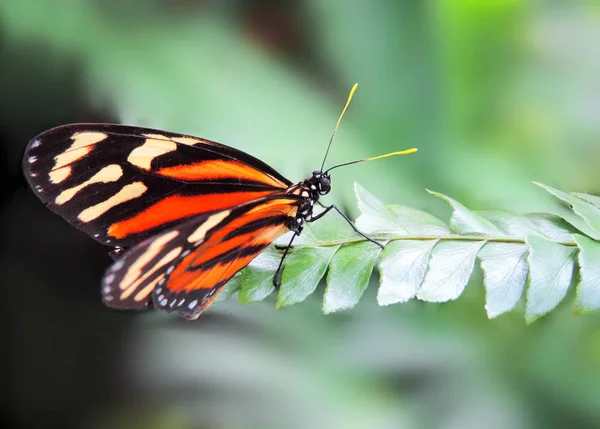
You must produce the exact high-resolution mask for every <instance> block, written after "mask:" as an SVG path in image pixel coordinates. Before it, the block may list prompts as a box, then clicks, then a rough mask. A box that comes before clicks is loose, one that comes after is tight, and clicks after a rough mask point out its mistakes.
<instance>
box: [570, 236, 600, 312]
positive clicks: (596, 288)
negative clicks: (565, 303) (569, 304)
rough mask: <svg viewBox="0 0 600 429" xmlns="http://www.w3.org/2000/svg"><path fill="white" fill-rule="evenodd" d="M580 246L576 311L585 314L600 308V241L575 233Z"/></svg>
mask: <svg viewBox="0 0 600 429" xmlns="http://www.w3.org/2000/svg"><path fill="white" fill-rule="evenodd" d="M573 238H574V239H575V242H576V243H577V246H579V256H578V259H579V272H580V274H581V281H580V282H579V284H578V285H577V294H576V297H575V306H574V307H575V312H576V313H578V314H585V313H589V312H591V311H594V310H597V309H599V308H600V243H598V242H597V241H594V240H591V239H590V238H588V237H584V236H582V235H578V234H574V235H573Z"/></svg>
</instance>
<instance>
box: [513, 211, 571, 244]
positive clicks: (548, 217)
mask: <svg viewBox="0 0 600 429" xmlns="http://www.w3.org/2000/svg"><path fill="white" fill-rule="evenodd" d="M525 217H526V218H527V219H529V221H530V222H531V223H532V225H533V226H534V228H535V229H536V230H537V231H538V232H539V233H540V234H542V235H544V236H545V237H547V238H548V239H549V240H551V241H558V242H570V241H573V237H572V236H571V234H577V233H581V232H580V231H579V230H578V229H577V228H575V227H574V226H573V225H571V224H570V223H569V222H567V221H566V220H564V219H563V218H562V217H560V216H555V215H552V214H548V213H530V214H527V215H525ZM525 235H527V234H523V235H522V237H523V236H525Z"/></svg>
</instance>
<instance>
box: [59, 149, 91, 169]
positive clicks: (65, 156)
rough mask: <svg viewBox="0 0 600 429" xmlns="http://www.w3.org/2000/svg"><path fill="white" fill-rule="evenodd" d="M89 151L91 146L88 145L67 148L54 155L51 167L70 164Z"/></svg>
mask: <svg viewBox="0 0 600 429" xmlns="http://www.w3.org/2000/svg"><path fill="white" fill-rule="evenodd" d="M91 151H92V148H91V147H90V146H85V147H80V148H77V149H67V150H66V151H65V152H63V153H61V154H60V155H56V156H55V157H54V168H52V170H56V169H58V168H61V167H64V166H67V165H69V164H72V163H74V162H75V161H77V160H78V159H81V158H83V157H84V156H86V155H87V154H88V153H90V152H91Z"/></svg>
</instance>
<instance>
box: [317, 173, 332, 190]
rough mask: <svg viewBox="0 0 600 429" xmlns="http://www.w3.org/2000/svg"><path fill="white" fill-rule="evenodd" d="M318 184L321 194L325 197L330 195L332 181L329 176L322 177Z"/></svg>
mask: <svg viewBox="0 0 600 429" xmlns="http://www.w3.org/2000/svg"><path fill="white" fill-rule="evenodd" d="M317 183H318V187H319V194H321V195H325V194H328V193H329V191H330V190H331V179H330V178H329V176H325V175H322V176H320V177H319V181H318V182H317Z"/></svg>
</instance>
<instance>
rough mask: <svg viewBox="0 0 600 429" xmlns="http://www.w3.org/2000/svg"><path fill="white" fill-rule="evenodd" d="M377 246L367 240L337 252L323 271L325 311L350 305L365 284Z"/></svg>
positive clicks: (341, 308) (374, 259)
mask: <svg viewBox="0 0 600 429" xmlns="http://www.w3.org/2000/svg"><path fill="white" fill-rule="evenodd" d="M380 253H381V247H379V246H377V245H376V244H373V243H371V242H368V241H367V242H363V243H357V244H349V245H345V246H342V248H341V249H340V250H338V251H337V253H336V254H335V256H334V257H333V259H332V260H331V264H330V265H329V272H328V273H327V288H326V289H325V297H324V299H323V311H324V313H325V314H329V313H333V312H335V311H339V310H345V309H348V308H352V307H354V306H355V305H356V304H357V303H358V301H359V300H360V297H361V296H362V294H363V292H364V291H365V289H366V288H367V285H368V284H369V279H370V277H371V273H372V272H373V266H374V265H375V261H376V260H377V257H378V256H379V254H380Z"/></svg>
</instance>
